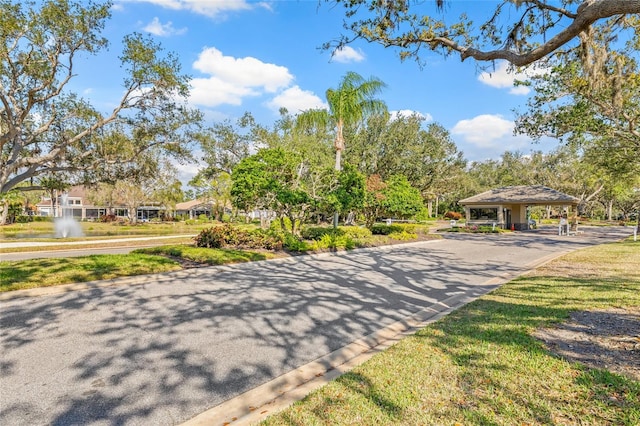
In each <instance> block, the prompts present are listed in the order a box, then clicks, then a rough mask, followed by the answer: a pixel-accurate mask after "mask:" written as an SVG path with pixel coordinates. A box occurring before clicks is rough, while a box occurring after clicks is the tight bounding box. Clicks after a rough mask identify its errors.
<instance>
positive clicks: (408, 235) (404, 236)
mask: <svg viewBox="0 0 640 426" xmlns="http://www.w3.org/2000/svg"><path fill="white" fill-rule="evenodd" d="M389 238H392V239H394V240H398V241H409V240H415V239H416V238H418V234H415V233H412V232H407V231H402V232H392V233H391V234H389Z"/></svg>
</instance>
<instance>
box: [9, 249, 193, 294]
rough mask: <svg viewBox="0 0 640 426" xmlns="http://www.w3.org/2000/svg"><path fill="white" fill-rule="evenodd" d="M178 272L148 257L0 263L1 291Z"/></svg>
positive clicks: (169, 261)
mask: <svg viewBox="0 0 640 426" xmlns="http://www.w3.org/2000/svg"><path fill="white" fill-rule="evenodd" d="M177 269H181V266H180V264H179V263H178V262H176V261H175V260H172V259H168V258H166V257H162V256H152V255H148V254H108V255H92V256H82V257H70V258H61V259H33V260H20V261H8V262H0V291H11V290H22V289H28V288H36V287H50V286H55V285H60V284H69V283H79V282H87V281H94V280H107V279H111V278H116V277H123V276H130V275H142V274H151V273H158V272H167V271H173V270H177Z"/></svg>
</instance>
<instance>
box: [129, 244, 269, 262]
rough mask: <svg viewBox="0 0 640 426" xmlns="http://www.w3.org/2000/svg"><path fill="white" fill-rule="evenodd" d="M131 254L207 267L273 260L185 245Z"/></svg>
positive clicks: (226, 250) (244, 253) (265, 256)
mask: <svg viewBox="0 0 640 426" xmlns="http://www.w3.org/2000/svg"><path fill="white" fill-rule="evenodd" d="M133 253H144V254H155V255H164V256H171V257H179V258H182V259H186V260H191V261H194V262H198V263H204V264H207V265H224V264H228V263H240V262H251V261H256V260H265V259H271V258H274V257H275V255H274V254H273V253H270V252H264V253H259V252H254V251H245V250H231V249H210V248H200V247H194V246H187V245H169V246H159V247H149V248H141V249H136V250H134V251H133Z"/></svg>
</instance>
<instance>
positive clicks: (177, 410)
mask: <svg viewBox="0 0 640 426" xmlns="http://www.w3.org/2000/svg"><path fill="white" fill-rule="evenodd" d="M583 229H584V231H585V232H584V234H581V235H580V236H572V237H566V236H565V237H558V236H555V235H551V234H548V235H545V234H542V233H537V234H533V233H531V234H525V233H522V234H519V233H516V234H510V235H469V234H467V235H464V234H459V235H453V234H452V235H450V236H448V237H447V238H446V239H444V240H439V241H431V242H424V243H413V244H407V245H399V246H394V247H381V248H376V249H366V250H356V251H353V252H348V253H335V254H328V255H321V256H301V257H296V258H287V259H277V260H272V261H263V262H255V263H249V264H241V265H233V266H224V267H209V268H200V269H190V270H185V271H178V272H173V273H167V274H159V275H149V276H147V277H146V279H145V282H144V283H143V284H138V285H124V284H123V285H117V286H111V287H96V288H90V289H88V290H83V291H74V292H68V293H62V294H55V295H49V296H41V297H31V298H15V299H10V300H5V301H2V302H1V305H0V306H1V309H0V342H1V345H2V358H1V362H0V365H1V368H2V374H1V375H0V404H1V406H0V424H3V425H39V424H47V425H79V424H82V425H143V424H144V425H148V424H153V425H175V424H179V423H180V422H182V421H185V420H187V419H189V418H191V417H193V416H195V415H197V414H198V413H201V412H203V411H205V410H206V409H208V408H210V407H212V406H215V405H217V404H219V403H221V402H223V401H225V400H227V399H229V398H232V397H234V396H236V395H238V394H240V393H242V392H244V391H246V390H249V389H252V388H254V387H256V386H258V385H260V384H262V383H265V382H267V381H269V380H271V379H272V378H274V377H277V376H279V375H281V374H283V373H286V372H288V371H290V370H292V369H295V368H297V367H298V366H301V365H304V364H306V363H308V362H310V361H312V360H314V359H317V358H318V357H320V356H322V355H325V354H327V353H329V352H331V351H333V350H335V349H338V348H340V347H343V346H344V345H346V344H348V343H350V342H352V341H354V340H356V339H358V338H360V337H362V336H364V335H367V334H370V333H372V332H375V331H377V330H379V329H380V328H382V327H384V326H386V325H388V324H391V323H393V322H395V321H398V320H400V319H403V318H405V317H407V316H408V315H411V314H412V313H415V312H417V311H419V310H421V309H422V308H424V307H425V306H429V305H431V304H433V303H435V302H437V301H439V300H444V299H446V298H448V297H451V296H453V295H456V294H462V293H465V292H469V291H472V290H473V291H477V289H478V288H479V287H482V286H487V285H488V283H490V282H492V281H493V282H495V279H496V278H500V277H505V276H513V275H517V274H519V273H521V272H522V271H524V270H526V269H528V268H530V267H531V266H532V265H533V264H535V263H536V262H538V261H539V260H540V259H543V258H548V257H549V256H552V255H553V254H555V253H562V252H567V251H571V250H575V249H578V248H582V247H587V246H590V245H593V244H599V243H603V242H607V241H612V240H618V239H621V238H623V237H625V236H628V235H630V232H631V231H630V229H626V228H602V229H592V228H583ZM487 288H489V287H487Z"/></svg>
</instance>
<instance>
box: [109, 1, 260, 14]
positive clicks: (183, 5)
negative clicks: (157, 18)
mask: <svg viewBox="0 0 640 426" xmlns="http://www.w3.org/2000/svg"><path fill="white" fill-rule="evenodd" d="M120 1H121V2H131V3H151V4H155V5H157V6H160V7H163V8H165V9H172V10H187V11H190V12H193V13H197V14H199V15H204V16H208V17H211V18H219V17H220V16H223V15H224V14H225V12H237V11H243V10H250V9H253V8H255V7H262V8H266V9H269V8H270V6H269V5H268V3H266V2H249V1H247V0H120Z"/></svg>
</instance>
